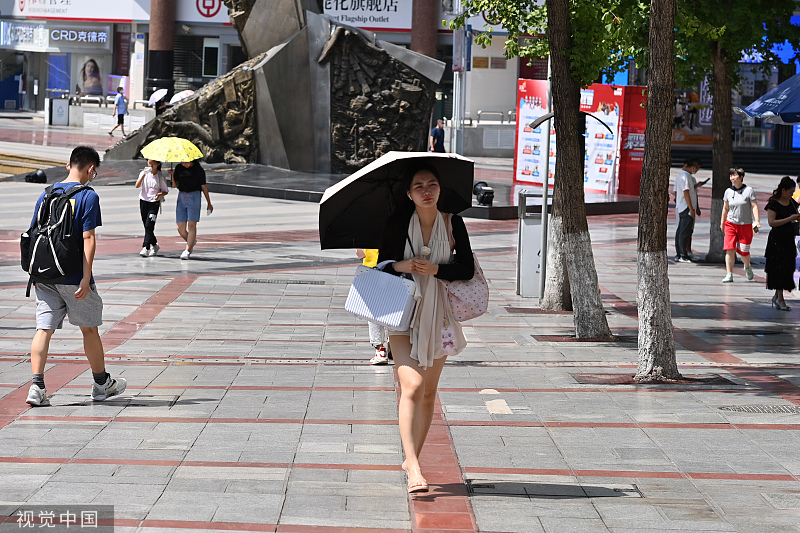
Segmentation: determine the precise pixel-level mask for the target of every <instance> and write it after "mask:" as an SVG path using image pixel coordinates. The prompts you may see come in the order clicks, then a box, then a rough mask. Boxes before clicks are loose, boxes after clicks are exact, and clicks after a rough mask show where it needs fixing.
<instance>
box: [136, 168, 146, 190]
mask: <svg viewBox="0 0 800 533" xmlns="http://www.w3.org/2000/svg"><path fill="white" fill-rule="evenodd" d="M146 175H147V169H144V170H142V171H141V172H139V179H137V180H136V188H137V189H138V188H139V187H141V186H142V181H144V177H145V176H146Z"/></svg>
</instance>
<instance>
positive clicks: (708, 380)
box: [570, 373, 735, 385]
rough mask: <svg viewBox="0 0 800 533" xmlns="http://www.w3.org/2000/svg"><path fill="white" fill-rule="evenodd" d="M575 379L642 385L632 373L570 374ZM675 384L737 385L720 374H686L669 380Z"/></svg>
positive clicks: (594, 382) (600, 382) (590, 383)
mask: <svg viewBox="0 0 800 533" xmlns="http://www.w3.org/2000/svg"><path fill="white" fill-rule="evenodd" d="M570 376H572V377H573V378H574V379H575V381H577V382H578V383H581V384H583V385H641V384H640V383H638V382H636V381H634V380H633V375H632V374H589V373H575V374H570ZM669 383H670V384H674V385H735V383H733V382H732V381H730V380H728V379H725V378H724V377H722V376H720V375H719V374H695V375H688V374H684V375H683V377H682V378H681V379H679V380H677V381H672V382H669Z"/></svg>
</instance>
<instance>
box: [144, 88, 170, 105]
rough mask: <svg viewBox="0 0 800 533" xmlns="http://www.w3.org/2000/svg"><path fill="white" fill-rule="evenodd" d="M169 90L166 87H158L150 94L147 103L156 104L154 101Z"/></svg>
mask: <svg viewBox="0 0 800 533" xmlns="http://www.w3.org/2000/svg"><path fill="white" fill-rule="evenodd" d="M168 92H169V91H168V90H167V89H159V90H157V91H156V92H154V93H153V94H152V95H150V99H149V100H148V101H147V103H148V104H149V105H156V102H158V101H159V100H161V99H162V98H164V97H165V96H167V93H168Z"/></svg>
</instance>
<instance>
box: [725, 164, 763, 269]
mask: <svg viewBox="0 0 800 533" xmlns="http://www.w3.org/2000/svg"><path fill="white" fill-rule="evenodd" d="M730 178H731V186H730V188H728V189H726V190H725V194H724V195H723V197H722V200H723V201H724V202H725V204H724V206H723V207H722V221H721V222H720V229H721V230H722V233H724V234H725V244H724V246H723V250H725V269H726V270H727V274H726V275H725V277H724V278H723V279H722V283H731V282H733V266H734V264H736V252H739V255H741V256H742V262H743V263H744V272H745V275H746V276H747V279H748V281H750V280H752V279H753V269H752V268H750V244H751V243H752V242H753V232H756V233H758V230H759V229H761V221H760V220H759V216H758V204H757V203H756V192H755V191H754V190H753V188H752V187H750V186H749V185H745V184H744V170H742V169H741V168H732V169H730Z"/></svg>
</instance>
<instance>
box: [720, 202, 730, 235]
mask: <svg viewBox="0 0 800 533" xmlns="http://www.w3.org/2000/svg"><path fill="white" fill-rule="evenodd" d="M730 208H731V206H730V204H728V201H727V200H725V203H724V204H723V206H722V220H721V221H720V223H719V229H721V230H722V233H725V220H726V219H727V218H728V211H729V210H730Z"/></svg>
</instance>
